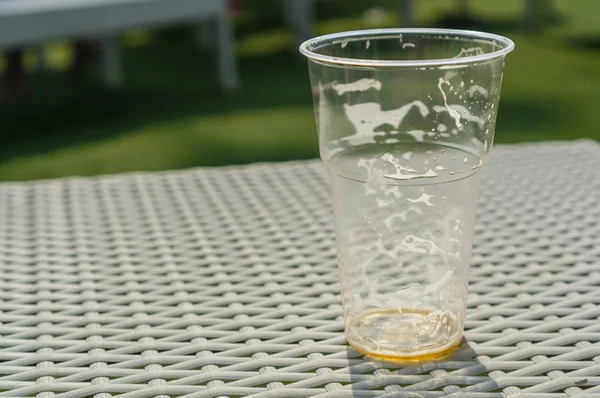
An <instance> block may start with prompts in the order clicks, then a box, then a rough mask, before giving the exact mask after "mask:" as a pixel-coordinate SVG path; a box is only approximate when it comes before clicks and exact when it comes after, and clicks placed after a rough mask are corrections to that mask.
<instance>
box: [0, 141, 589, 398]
mask: <svg viewBox="0 0 600 398" xmlns="http://www.w3.org/2000/svg"><path fill="white" fill-rule="evenodd" d="M599 169H600V145H598V144H596V143H593V142H591V141H578V142H573V143H562V144H537V145H522V146H510V147H498V148H495V153H494V159H493V161H492V162H491V164H490V165H488V166H486V167H485V168H484V171H483V172H484V173H485V174H486V178H485V183H484V186H483V188H482V198H481V202H480V207H479V210H480V211H479V220H478V227H477V232H476V238H475V249H474V258H473V267H472V277H471V281H472V285H471V290H470V292H471V294H470V298H469V313H468V322H467V329H468V331H467V334H466V338H467V343H465V344H464V346H463V347H462V348H461V349H460V350H459V351H457V352H456V353H455V354H454V356H452V357H450V358H449V359H447V360H444V361H442V362H429V363H420V364H413V365H410V366H409V365H404V366H401V365H392V364H386V363H381V362H375V361H371V360H369V359H368V358H365V357H363V356H362V355H360V354H358V353H357V352H355V351H353V350H352V349H350V348H349V347H348V346H347V345H346V344H345V342H344V338H343V335H342V322H341V320H340V305H339V297H338V284H337V270H336V259H335V249H334V237H333V231H332V221H331V217H330V202H329V192H328V187H327V175H326V173H325V171H324V167H323V166H322V165H321V163H319V162H317V161H310V162H297V163H286V164H275V165H273V164H271V165H255V166H249V167H232V168H223V169H201V170H192V171H183V172H170V173H163V174H132V175H123V176H113V177H103V178H99V179H67V180H57V181H48V182H37V183H27V184H10V183H6V184H0V220H1V222H0V279H1V281H0V397H29V396H31V397H44V398H49V397H57V398H58V397H61V398H75V397H94V398H108V397H121V398H127V397H132V398H133V397H160V398H167V397H189V398H191V397H198V398H199V397H241V396H252V397H278V398H279V397H282V398H287V397H315V396H316V397H322V398H325V397H388V398H391V397H441V396H457V397H458V396H462V397H474V398H478V397H485V398H492V397H500V396H505V395H514V396H518V397H567V396H569V397H582V396H586V397H593V396H596V397H600V321H599V318H600V244H599V243H600V203H599V199H600V173H599V172H598V170H599Z"/></svg>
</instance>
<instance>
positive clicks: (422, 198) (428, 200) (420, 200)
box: [406, 192, 434, 207]
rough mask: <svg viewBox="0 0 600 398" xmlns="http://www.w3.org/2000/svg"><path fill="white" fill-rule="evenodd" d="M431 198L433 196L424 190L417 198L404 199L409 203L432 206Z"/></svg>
mask: <svg viewBox="0 0 600 398" xmlns="http://www.w3.org/2000/svg"><path fill="white" fill-rule="evenodd" d="M431 198H433V196H432V195H428V194H426V193H425V192H423V194H422V195H421V196H420V197H419V198H417V199H409V198H407V199H406V200H408V201H409V202H410V203H423V204H424V205H425V206H429V207H432V206H434V204H433V203H431Z"/></svg>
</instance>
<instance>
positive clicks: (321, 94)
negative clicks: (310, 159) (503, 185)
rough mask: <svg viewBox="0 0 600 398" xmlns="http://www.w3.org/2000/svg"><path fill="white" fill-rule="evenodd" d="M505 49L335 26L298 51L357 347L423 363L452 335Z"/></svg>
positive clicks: (484, 42)
mask: <svg viewBox="0 0 600 398" xmlns="http://www.w3.org/2000/svg"><path fill="white" fill-rule="evenodd" d="M513 47H514V44H513V42H512V41H511V40H509V39H507V38H505V37H501V36H497V35H493V34H488V33H480V32H471V31H460V30H440V29H384V30H367V31H355V32H347V33H338V34H333V35H328V36H322V37H317V38H314V39H312V40H309V41H307V42H305V43H303V44H302V46H301V47H300V51H301V52H302V53H303V54H304V55H305V56H307V57H308V58H309V71H310V80H311V86H312V92H313V99H314V109H315V118H316V122H317V130H318V134H319V147H320V154H321V158H322V159H323V161H324V162H325V163H326V164H327V166H328V167H329V170H330V171H331V177H332V194H333V208H334V214H335V227H336V238H337V247H338V258H339V269H340V278H341V289H342V301H343V309H344V320H345V325H346V338H347V340H348V342H349V343H350V344H351V345H352V346H354V347H355V348H356V349H357V350H359V351H361V352H363V353H368V354H371V355H374V356H378V357H384V358H405V359H423V358H433V357H436V356H439V355H442V354H443V353H446V352H448V351H449V350H451V349H452V348H454V347H455V346H457V345H458V344H459V343H460V341H461V339H462V334H463V329H464V321H465V311H466V296H467V285H468V273H469V265H470V259H471V247H472V241H473V227H474V222H475V208H476V202H477V196H478V186H479V170H480V168H481V166H482V165H483V164H484V163H485V161H486V158H487V155H488V153H489V151H490V149H491V147H492V141H493V138H494V128H495V124H496V114H497V110H498V100H499V97H500V86H501V83H502V73H503V69H504V57H505V56H506V54H508V53H509V52H510V51H512V49H513Z"/></svg>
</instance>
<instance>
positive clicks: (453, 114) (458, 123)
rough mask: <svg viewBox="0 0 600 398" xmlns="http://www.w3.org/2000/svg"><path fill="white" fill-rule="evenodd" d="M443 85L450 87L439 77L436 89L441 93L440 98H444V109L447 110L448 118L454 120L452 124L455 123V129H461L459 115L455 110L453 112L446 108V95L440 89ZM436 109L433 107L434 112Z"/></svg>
mask: <svg viewBox="0 0 600 398" xmlns="http://www.w3.org/2000/svg"><path fill="white" fill-rule="evenodd" d="M444 84H447V85H448V86H450V83H449V82H448V81H446V80H444V78H442V77H440V80H439V82H438V89H439V90H440V92H441V93H442V98H444V105H445V107H446V109H447V110H448V114H449V115H450V116H452V118H453V119H454V122H455V123H456V127H457V128H461V127H462V123H461V122H460V113H458V112H457V111H456V110H454V109H452V108H450V107H449V106H448V98H447V97H446V93H445V92H444V89H443V88H442V85H444ZM436 108H437V106H435V107H434V110H435V109H436Z"/></svg>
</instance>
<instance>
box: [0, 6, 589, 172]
mask: <svg viewBox="0 0 600 398" xmlns="http://www.w3.org/2000/svg"><path fill="white" fill-rule="evenodd" d="M119 1H122V2H126V3H127V2H129V3H144V2H161V1H162V2H164V3H167V2H168V3H169V6H168V7H170V8H172V9H173V10H175V9H174V7H176V3H177V1H178V0H177V1H176V0H77V1H75V0H44V1H43V3H47V5H46V7H53V8H52V10H51V11H52V12H51V17H52V18H50V19H49V21H48V22H46V21H45V20H44V19H43V18H44V16H43V15H42V16H40V15H37V14H36V15H35V18H33V17H32V18H29V19H21V20H18V19H15V18H17V17H19V18H25V17H26V15H25V14H27V13H28V12H29V13H34V14H35V13H37V12H38V11H39V5H38V3H39V4H42V1H41V0H10V1H4V2H0V3H2V4H0V54H1V55H0V134H1V138H2V140H1V142H2V145H1V146H0V180H31V179H43V178H54V177H63V176H72V175H98V174H107V173H119V172H127V171H135V170H153V171H154V170H170V169H181V168H187V167H195V166H220V165H228V164H244V163H250V162H261V161H283V160H293V159H306V158H314V157H317V156H318V152H317V139H316V133H315V125H314V119H313V111H312V104H311V94H310V87H309V82H308V73H307V66H306V60H304V59H302V58H301V57H300V56H299V55H298V53H297V43H298V41H299V40H301V39H302V38H303V37H302V36H303V35H306V34H307V33H306V30H307V29H309V30H310V31H311V33H310V35H317V34H326V33H332V32H337V31H344V30H352V29H364V28H379V27H398V26H419V27H446V28H466V29H476V30H484V31H489V32H494V33H499V34H503V35H506V36H508V37H510V38H511V39H513V40H514V41H515V42H516V50H515V51H514V52H513V53H512V54H510V55H509V56H508V59H507V68H506V73H505V78H504V86H503V92H502V99H501V105H500V110H499V116H498V124H497V129H496V143H514V142H524V141H539V140H557V139H560V140H562V139H576V138H581V137H590V138H594V139H598V138H599V137H600V79H599V78H598V74H599V73H600V1H598V0H577V1H573V0H503V1H496V0H470V1H469V0H416V1H412V2H411V1H402V0H401V1H398V0H372V1H368V2H367V1H364V0H313V1H312V10H311V11H310V13H311V15H312V17H311V18H310V19H306V17H307V15H305V14H304V13H306V9H305V8H302V7H301V8H299V9H296V7H297V6H299V3H298V4H296V2H294V1H293V0H288V1H285V0H237V1H234V0H229V1H224V2H223V3H224V7H226V10H227V11H226V12H227V15H228V16H230V17H231V23H232V29H233V39H234V41H233V53H234V54H235V58H236V60H235V70H233V69H231V67H232V64H231V63H230V61H231V60H229V59H228V58H227V55H228V54H227V51H225V52H223V49H222V48H219V46H220V47H223V46H227V42H224V41H222V40H220V39H219V38H218V37H217V35H218V34H225V36H224V37H226V36H227V34H226V33H227V32H226V28H227V21H225V22H223V20H221V22H222V24H220V25H218V26H217V27H216V30H215V29H211V25H207V24H206V23H204V22H202V21H201V19H199V21H200V22H194V21H185V20H184V19H185V18H182V19H181V21H179V20H178V19H177V18H171V19H169V20H168V21H165V23H162V22H161V21H156V22H153V23H147V24H146V23H144V24H142V25H143V27H138V26H132V27H127V26H120V27H119V28H118V29H117V28H115V27H114V26H112V27H110V29H113V28H114V29H115V32H114V33H113V34H111V35H110V37H108V36H107V35H102V36H101V37H95V36H94V35H83V36H81V35H80V32H81V31H82V30H81V29H84V28H85V26H86V22H85V18H84V17H81V19H79V17H78V16H77V14H76V13H75V14H70V15H74V16H73V17H70V18H73V19H72V21H71V20H68V23H65V22H64V21H63V22H62V23H60V25H61V26H60V27H61V29H67V30H68V28H70V26H71V23H72V26H74V27H77V29H73V30H74V32H75V33H74V35H73V36H72V37H70V36H65V33H64V32H63V33H60V35H59V36H60V37H58V36H57V37H53V36H52V35H49V34H47V33H44V32H45V31H43V29H42V28H41V27H42V26H45V25H44V24H46V23H47V24H51V23H53V21H58V20H59V17H57V16H56V15H58V13H59V12H60V8H61V7H63V6H64V7H67V8H68V7H72V3H76V6H77V7H81V6H82V5H85V3H87V2H94V3H101V2H105V3H111V4H113V3H118V2H119ZM195 1H196V2H200V3H202V2H203V1H206V2H209V1H211V0H195ZM27 2H30V3H33V5H32V6H30V7H29V8H27V6H26V3H27ZM218 2H220V0H219V1H218ZM17 3H21V4H20V5H19V6H18V7H17V6H16V4H17ZM188 3H189V1H188ZM7 4H9V5H10V6H7ZM206 4H208V3H206ZM137 6H139V7H141V5H139V4H136V7H137ZM92 8H93V7H92ZM139 10H141V8H139ZM136 12H137V11H136ZM144 12H145V11H144ZM173 12H174V11H173ZM159 14H160V13H159ZM167 14H168V13H162V14H161V15H165V18H166V17H167V16H168V15H167ZM15 15H17V17H15ZM24 15H25V16H24ZM82 15H83V14H82ZM110 15H111V14H110V11H107V10H105V9H101V10H100V11H98V18H100V19H101V18H104V19H106V20H107V21H108V20H111V17H110ZM118 15H125V14H124V13H120V14H118ZM309 17H310V15H309ZM11 18H12V19H11ZM36 18H37V19H36ZM53 18H54V19H53ZM86 18H87V16H86ZM115 18H116V19H115V21H116V22H115V23H117V22H119V21H120V20H119V18H118V17H115ZM13 20H14V21H17V22H18V25H10V23H11V21H13ZM23 21H25V22H23ZM307 21H309V22H310V21H312V22H310V25H306V24H307ZM17 22H15V23H17ZM122 22H123V24H124V25H127V21H125V20H123V21H122ZM166 22H168V23H166ZM27 24H31V26H27ZM303 24H304V25H303ZM87 25H89V24H87ZM3 26H4V29H5V31H4V33H2V29H3ZM11 26H13V27H11ZM38 27H39V29H38ZM9 29H10V30H9ZM18 29H22V30H23V32H25V31H26V32H25V33H23V35H24V36H23V35H22V36H23V37H20V36H19V35H18V34H16V33H15V32H17V30H18ZM78 29H79V30H78ZM106 29H108V30H110V29H109V28H106ZM84 30H85V29H84ZM108 30H107V31H108ZM37 31H39V32H40V34H41V35H42V36H43V35H45V34H47V35H48V36H49V37H47V40H46V38H45V37H34V36H32V35H33V33H32V32H34V33H35V32H37ZM61 32H62V31H61ZM17 33H18V32H17ZM3 37H4V38H10V40H9V39H5V40H4V42H3V41H2V38H3ZM109 39H110V41H109ZM19 40H21V41H22V42H20V41H19ZM219 57H221V58H219ZM219 59H220V60H221V63H220V64H219V63H218V62H217V60H219ZM219 65H220V67H221V68H225V74H224V75H223V74H221V75H220V77H219ZM228 67H229V68H230V69H229V70H228V69H227V68H228ZM236 76H237V78H238V79H239V80H238V81H237V83H236V81H235V77H236Z"/></svg>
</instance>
